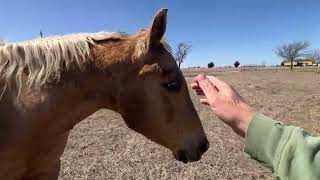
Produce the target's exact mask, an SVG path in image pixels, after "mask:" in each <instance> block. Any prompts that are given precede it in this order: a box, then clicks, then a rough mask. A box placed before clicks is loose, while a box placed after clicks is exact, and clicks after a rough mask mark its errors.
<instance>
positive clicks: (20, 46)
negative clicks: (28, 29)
mask: <svg viewBox="0 0 320 180" xmlns="http://www.w3.org/2000/svg"><path fill="white" fill-rule="evenodd" d="M127 36H128V35H127V34H125V33H118V32H99V33H79V34H70V35H65V36H54V37H48V38H38V39H34V40H30V41H25V42H19V43H9V44H5V45H4V46H1V47H0V80H4V81H5V85H6V86H8V85H10V84H11V82H15V83H16V85H17V87H18V88H21V85H22V83H23V82H22V79H23V75H24V74H25V72H27V73H26V74H27V82H26V84H27V86H28V87H29V88H30V87H31V86H33V85H34V86H41V85H43V84H45V83H46V82H47V80H48V79H49V78H53V79H56V80H59V78H60V74H61V71H62V70H63V68H71V67H72V66H74V65H77V66H78V67H79V68H80V69H83V68H84V64H85V63H86V62H87V60H88V58H90V57H91V51H90V46H91V45H95V42H96V41H99V40H108V39H121V38H125V37H127Z"/></svg>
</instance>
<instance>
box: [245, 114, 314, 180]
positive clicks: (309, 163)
mask: <svg viewBox="0 0 320 180" xmlns="http://www.w3.org/2000/svg"><path fill="white" fill-rule="evenodd" d="M245 152H246V153H247V154H248V155H249V156H250V157H251V158H253V159H255V160H257V161H259V162H262V163H264V164H265V165H267V166H269V167H270V168H271V169H272V170H273V171H274V173H275V175H276V176H278V177H279V178H280V179H282V180H285V179H290V180H292V179H297V180H300V179H306V180H307V179H320V171H319V169H320V137H312V136H310V135H308V134H307V133H306V132H305V131H303V129H301V128H298V127H292V126H285V125H283V124H282V123H280V122H277V121H274V120H272V119H270V118H268V117H266V116H264V115H263V114H261V113H256V114H255V115H254V117H253V119H252V120H251V122H250V124H249V128H248V131H247V135H246V148H245Z"/></svg>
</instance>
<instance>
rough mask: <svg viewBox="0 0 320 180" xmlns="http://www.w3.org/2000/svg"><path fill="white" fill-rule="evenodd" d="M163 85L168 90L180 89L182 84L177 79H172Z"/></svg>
mask: <svg viewBox="0 0 320 180" xmlns="http://www.w3.org/2000/svg"><path fill="white" fill-rule="evenodd" d="M162 86H163V87H164V88H165V89H166V90H167V91H179V90H180V88H181V84H180V83H179V82H177V81H172V82H169V83H164V84H162Z"/></svg>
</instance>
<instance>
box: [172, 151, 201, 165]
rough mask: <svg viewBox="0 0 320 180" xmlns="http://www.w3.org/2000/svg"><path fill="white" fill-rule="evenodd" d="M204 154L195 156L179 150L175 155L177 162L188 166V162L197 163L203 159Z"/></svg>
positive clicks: (195, 154) (199, 153)
mask: <svg viewBox="0 0 320 180" xmlns="http://www.w3.org/2000/svg"><path fill="white" fill-rule="evenodd" d="M202 154H203V153H201V152H197V153H193V154H189V153H188V152H187V151H184V150H179V151H177V152H176V153H173V155H174V157H175V159H176V160H178V161H181V162H183V163H184V164H187V163H188V162H195V161H199V160H200V159H201V156H202Z"/></svg>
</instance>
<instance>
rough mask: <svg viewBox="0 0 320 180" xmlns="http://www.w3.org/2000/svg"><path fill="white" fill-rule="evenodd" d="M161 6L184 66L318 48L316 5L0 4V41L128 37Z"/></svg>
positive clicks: (257, 0) (258, 59) (133, 0)
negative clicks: (296, 45)
mask: <svg viewBox="0 0 320 180" xmlns="http://www.w3.org/2000/svg"><path fill="white" fill-rule="evenodd" d="M160 8H168V9H169V12H168V25H167V32H166V35H165V36H166V39H167V40H168V41H169V43H170V45H171V46H172V47H173V49H175V47H176V46H177V44H178V43H179V42H184V41H190V42H191V44H192V51H191V53H190V54H189V56H188V57H187V59H186V60H185V63H184V64H183V67H192V66H207V64H208V63H209V62H211V61H213V62H214V63H215V65H216V66H225V65H233V63H234V62H235V61H236V60H238V61H239V62H240V63H241V64H242V65H245V64H258V65H259V64H262V63H266V64H268V65H275V64H280V62H281V59H280V58H279V57H277V56H276V55H275V53H274V51H273V50H274V49H275V48H277V47H278V46H280V45H282V44H284V43H290V42H293V41H309V42H310V44H311V47H310V49H320V1H319V0H90V1H89V0H41V1H40V0H20V1H17V0H3V1H2V2H1V6H0V17H1V18H0V39H4V40H6V41H8V42H17V41H23V40H29V39H32V38H36V37H39V32H40V29H41V30H42V32H43V35H44V36H50V35H63V34H69V33H77V32H98V31H121V32H128V33H135V32H136V31H137V30H139V29H140V28H146V27H148V26H149V24H150V23H151V20H152V18H153V16H154V14H155V13H156V12H157V11H158V10H159V9H160Z"/></svg>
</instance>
